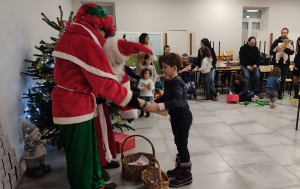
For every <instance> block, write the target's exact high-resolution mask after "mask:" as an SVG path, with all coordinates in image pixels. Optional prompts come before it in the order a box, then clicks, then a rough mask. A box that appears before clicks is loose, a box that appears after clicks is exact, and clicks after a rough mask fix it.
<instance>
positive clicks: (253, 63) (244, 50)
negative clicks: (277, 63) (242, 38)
mask: <svg viewBox="0 0 300 189" xmlns="http://www.w3.org/2000/svg"><path fill="white" fill-rule="evenodd" d="M255 43H256V38H255V37H249V39H248V42H247V44H245V45H243V46H241V48H240V52H239V54H240V62H241V68H242V72H243V75H244V77H245V79H246V80H247V81H248V83H249V85H248V88H249V91H250V89H251V87H250V83H251V81H250V75H252V76H253V82H254V93H255V95H257V96H258V97H259V98H263V96H262V95H261V86H260V72H259V68H258V67H259V64H260V53H259V50H258V48H257V47H256V46H255Z"/></svg>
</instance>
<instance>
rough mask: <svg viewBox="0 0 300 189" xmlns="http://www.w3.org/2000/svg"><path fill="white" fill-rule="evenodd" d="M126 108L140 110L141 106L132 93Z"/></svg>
mask: <svg viewBox="0 0 300 189" xmlns="http://www.w3.org/2000/svg"><path fill="white" fill-rule="evenodd" d="M127 106H130V107H133V108H137V109H141V105H140V103H139V101H138V98H137V96H136V95H135V94H133V93H132V97H131V100H130V101H129V103H128V104H127Z"/></svg>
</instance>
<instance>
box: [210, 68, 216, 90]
mask: <svg viewBox="0 0 300 189" xmlns="http://www.w3.org/2000/svg"><path fill="white" fill-rule="evenodd" d="M215 73H216V69H215V68H213V69H211V70H210V78H209V85H210V86H211V88H213V89H215Z"/></svg>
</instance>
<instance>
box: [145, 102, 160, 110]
mask: <svg viewBox="0 0 300 189" xmlns="http://www.w3.org/2000/svg"><path fill="white" fill-rule="evenodd" d="M144 110H146V111H147V112H155V111H158V110H159V106H158V104H157V103H155V102H154V101H151V102H148V104H147V106H146V107H145V108H144Z"/></svg>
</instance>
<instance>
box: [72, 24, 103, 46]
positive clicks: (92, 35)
mask: <svg viewBox="0 0 300 189" xmlns="http://www.w3.org/2000/svg"><path fill="white" fill-rule="evenodd" d="M74 24H76V25H79V26H81V27H83V29H85V30H86V31H87V32H88V33H89V34H90V36H91V37H92V38H93V40H94V42H95V43H96V44H97V45H98V46H99V47H100V48H101V49H102V46H101V44H100V42H99V41H98V39H97V37H96V36H95V35H94V34H93V32H91V30H89V29H87V27H85V26H84V25H81V24H78V23H74Z"/></svg>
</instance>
